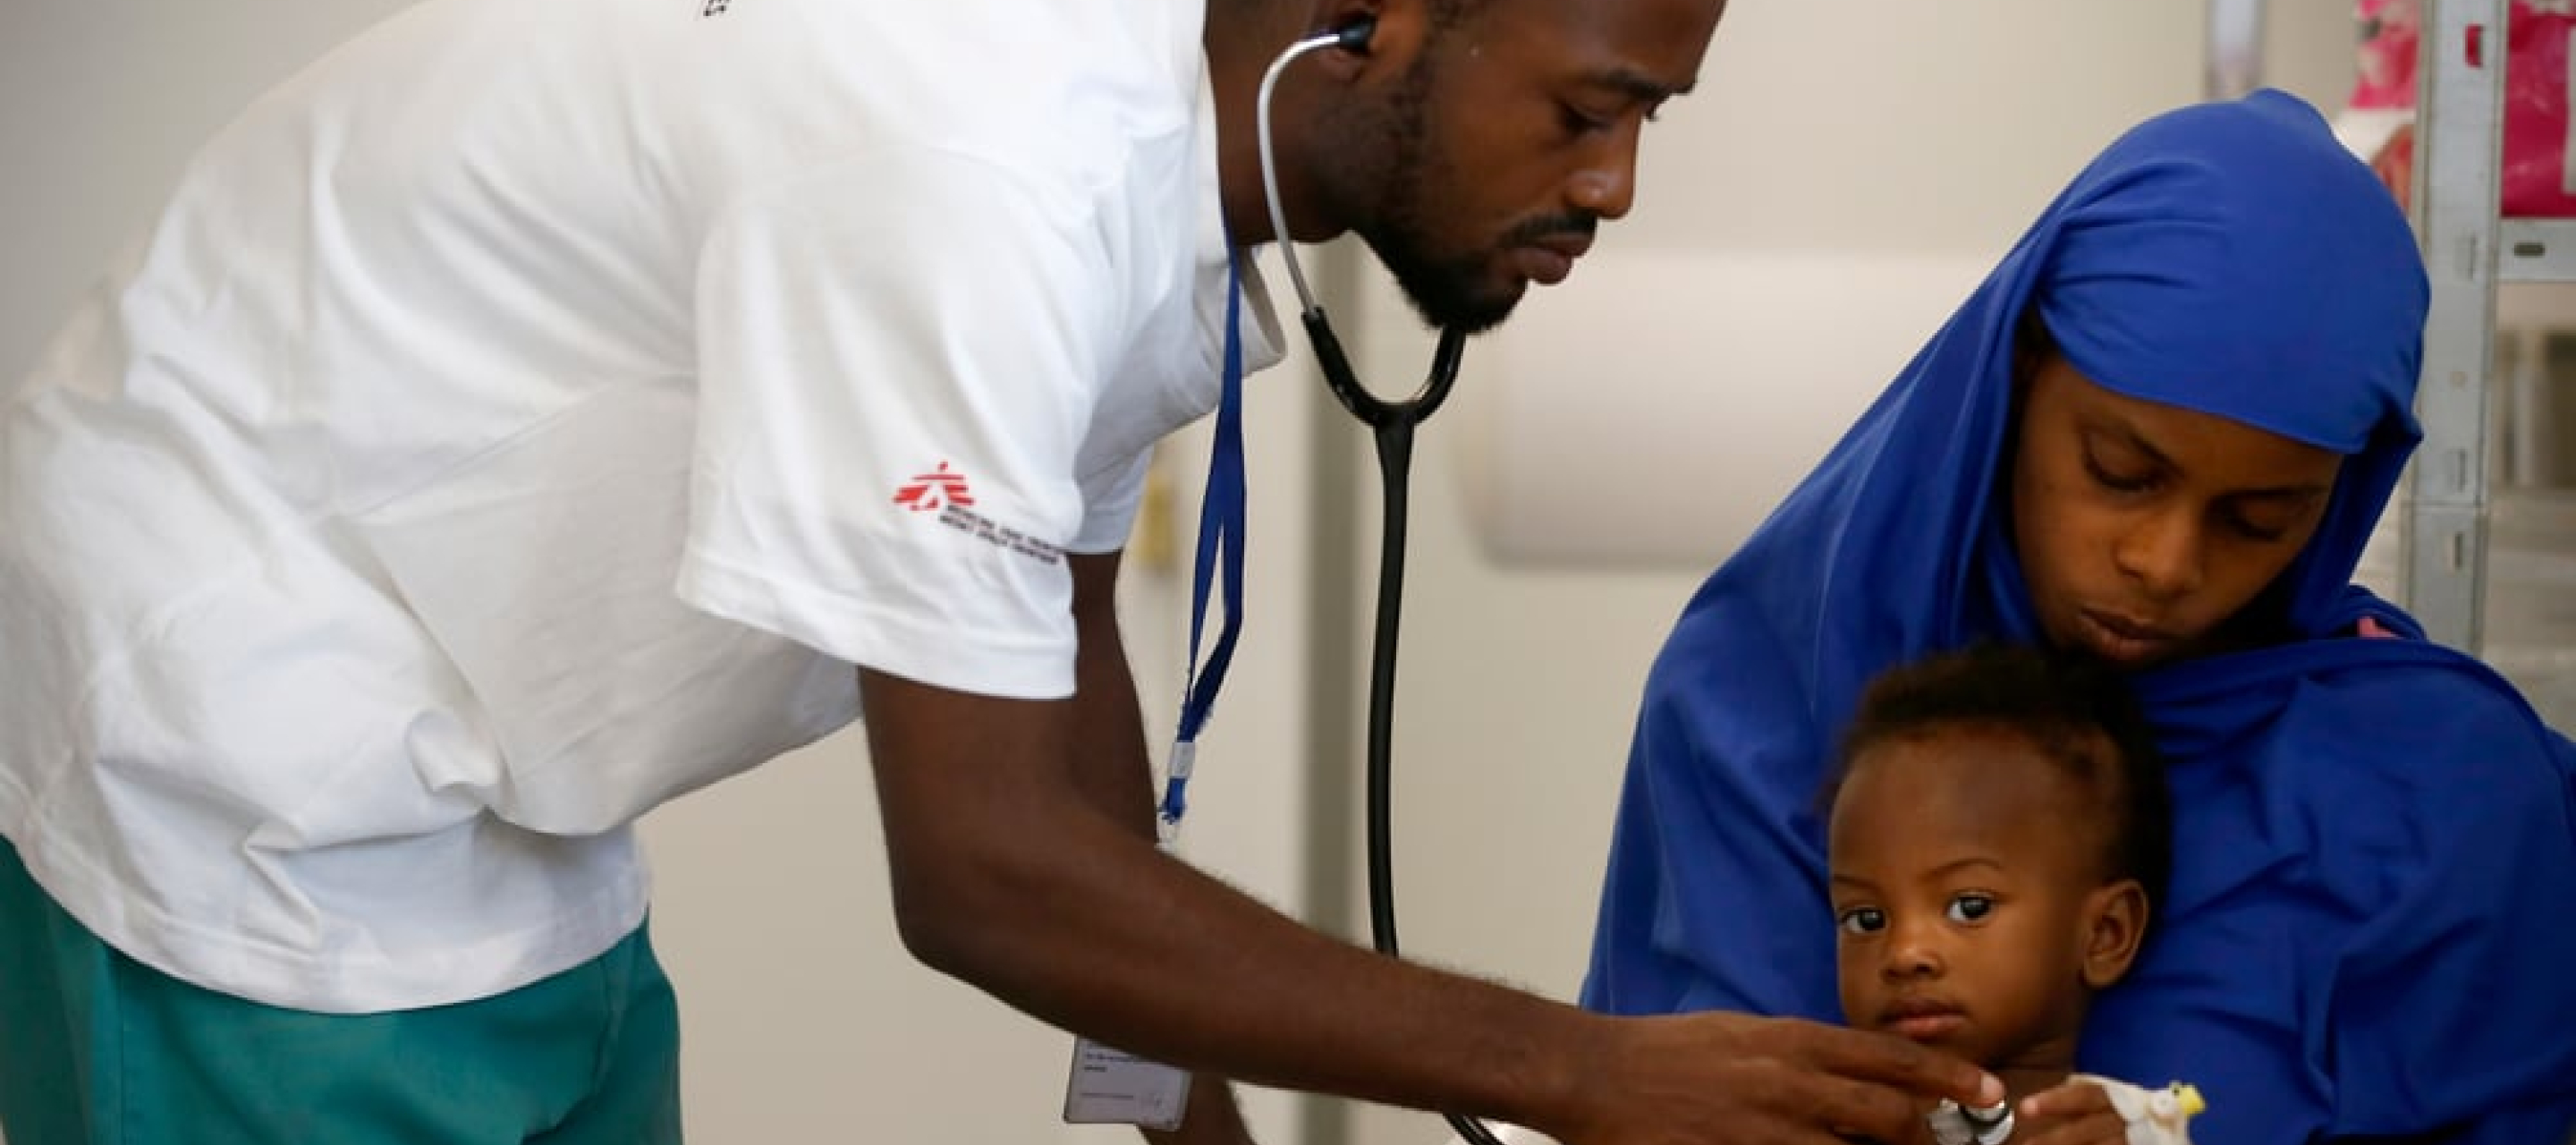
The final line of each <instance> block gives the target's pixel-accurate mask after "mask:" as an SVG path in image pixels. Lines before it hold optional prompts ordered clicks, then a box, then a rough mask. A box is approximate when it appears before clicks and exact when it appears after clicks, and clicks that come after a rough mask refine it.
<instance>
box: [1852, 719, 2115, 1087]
mask: <svg viewBox="0 0 2576 1145" xmlns="http://www.w3.org/2000/svg"><path fill="white" fill-rule="evenodd" d="M2098 746H2099V749H2100V750H2103V751H2109V750H2112V749H2111V747H2110V745H2109V744H2108V743H2107V741H2106V742H2103V743H2101V744H2099V745H2098ZM2108 813H2109V809H2108V808H2107V807H2106V805H2105V804H2104V802H2103V800H2102V799H2101V797H2100V796H2099V795H2098V794H2096V793H2095V792H2094V791H2093V790H2092V789H2091V788H2089V787H2088V785H2086V784H2085V783H2084V782H2083V780H2081V779H2080V778H2078V777H2076V776H2074V775H2070V774H2068V772H2067V771H2066V769H2065V768H2064V766H2063V765H2062V764H2060V763H2058V762H2056V761H2053V760H2051V759H2049V758H2048V757H2047V756H2045V755H2043V754H2041V751H2040V749H2039V747H2038V746H2037V745H2036V744H2034V743H2032V742H2031V741H2030V740H2029V739H2028V737H2026V736H2023V735H2021V734H2019V733H2017V732H2012V731H2008V730H2002V729H1984V728H1977V727H1962V728H1938V729H1933V730H1930V731H1927V732H1925V733H1923V734H1920V735H1917V736H1911V737H1907V738H1902V739H1897V740H1892V741H1889V742H1885V743H1881V744H1878V745H1877V746H1875V747H1872V748H1870V749H1868V750H1866V751H1864V752H1863V753H1862V754H1861V756H1860V757H1859V758H1858V759H1855V760H1854V761H1853V765H1852V767H1851V769H1850V772H1849V774H1848V776H1847V777H1846V778H1845V780H1844V784H1843V787H1842V790H1841V792H1840V793H1839V795H1838V796H1837V797H1836V799H1835V801H1834V807H1833V820H1832V824H1831V827H1830V834H1829V840H1828V844H1829V847H1830V851H1831V863H1830V866H1831V869H1832V877H1833V904H1834V916H1835V919H1836V921H1837V922H1838V923H1839V924H1840V927H1841V937H1840V942H1839V961H1840V963H1841V973H1842V1001H1843V1015H1844V1018H1845V1020H1846V1021H1848V1022H1849V1023H1850V1024H1851V1025H1853V1026H1857V1027H1860V1028H1863V1029H1873V1030H1883V1031H1886V1032H1889V1033H1894V1034H1899V1035H1902V1036H1904V1037H1908V1038H1912V1039H1913V1040H1915V1041H1918V1042H1922V1043H1924V1044H1927V1045H1932V1046H1938V1047H1940V1048H1942V1049H1944V1050H1947V1051H1949V1052H1951V1053H1954V1054H1956V1055H1958V1056H1960V1057H1962V1058H1964V1059H1966V1060H1968V1061H1972V1062H1977V1063H1980V1064H1983V1065H1986V1066H1988V1067H1989V1068H2004V1067H2006V1066H2008V1065H2010V1064H2012V1063H2013V1061H2014V1060H2015V1059H2017V1058H2020V1057H2022V1056H2023V1055H2026V1054H2029V1053H2031V1052H2032V1051H2033V1050H2035V1049H2040V1048H2042V1047H2049V1048H2050V1052H2053V1053H2060V1054H2065V1055H2070V1060H2071V1054H2072V1053H2073V1050H2074V1038H2075V1035H2076V1033H2077V1031H2078V1029H2079V1027H2080V1026H2081V1025H2082V1023H2083V1018H2084V1007H2085V1002H2086V1000H2087V999H2088V998H2089V997H2090V993H2091V991H2092V990H2095V989H2099V988H2101V987H2103V986H2107V985H2109V984H2110V983H2112V982H2113V981H2116V980H2117V979H2118V978H2119V976H2120V975H2121V974H2122V973H2123V972H2125V971H2126V970H2127V969H2128V964H2129V961H2130V960H2131V959H2132V958H2133V957H2135V955H2136V953H2137V945H2138V939H2139V937H2140V935H2141V934H2142V933H2143V930H2144V925H2145V921H2146V914H2145V912H2146V907H2145V898H2144V895H2143V893H2142V892H2140V891H2139V889H2138V885H2137V884H2136V883H2135V882H2133V881H2121V882H2119V883H2116V884H2111V885H2105V884H2106V883H2107V882H2108V880H2107V879H2106V878H2105V877H2104V870H2103V867H2104V860H2103V843H2104V840H2105V838H2106V836H2105V834H2104V832H2105V831H2106V830H2107V825H2106V824H2105V823H2104V822H2103V821H2102V817H2103V816H2104V815H2106V814H2108Z"/></svg>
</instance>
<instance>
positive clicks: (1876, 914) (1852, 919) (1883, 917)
mask: <svg viewBox="0 0 2576 1145" xmlns="http://www.w3.org/2000/svg"><path fill="white" fill-rule="evenodd" d="M1843 929H1844V930H1846V931H1849V932H1850V933H1853V934H1876V933H1878V932H1879V931H1882V930H1885V929H1887V912H1886V911H1883V910H1880V909H1878V908H1877V907H1874V906H1860V907H1853V908H1852V909H1850V910H1847V911H1844V912H1843Z"/></svg>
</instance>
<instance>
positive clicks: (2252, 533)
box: [2226, 517, 2290, 544]
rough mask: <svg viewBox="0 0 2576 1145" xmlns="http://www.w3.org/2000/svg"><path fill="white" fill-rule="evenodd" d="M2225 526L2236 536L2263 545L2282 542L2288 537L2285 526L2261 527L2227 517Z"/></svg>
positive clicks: (2240, 519) (2248, 521)
mask: <svg viewBox="0 0 2576 1145" xmlns="http://www.w3.org/2000/svg"><path fill="white" fill-rule="evenodd" d="M2226 525H2227V528H2228V530H2229V531H2231V532H2233V533H2235V534H2236V535H2237V536H2240V537H2243V538H2245V539H2246V540H2249V541H2256V542H2260V543H2264V544H2270V543H2271V542H2274V541H2278V540H2282V539H2284V538H2286V537H2288V536H2289V535H2290V529H2289V526H2287V525H2262V524H2257V523H2255V522H2253V521H2250V520H2247V519H2245V518H2243V517H2229V518H2227V520H2226Z"/></svg>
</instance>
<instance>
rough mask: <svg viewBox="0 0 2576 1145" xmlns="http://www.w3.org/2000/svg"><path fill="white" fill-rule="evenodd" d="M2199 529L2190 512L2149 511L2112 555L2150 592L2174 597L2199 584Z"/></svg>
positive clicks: (2158, 595)
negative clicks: (2151, 512) (2150, 512)
mask: <svg viewBox="0 0 2576 1145" xmlns="http://www.w3.org/2000/svg"><path fill="white" fill-rule="evenodd" d="M2200 532H2201V530H2200V523H2199V522H2198V521H2197V520H2195V519H2194V518H2193V517H2192V516H2191V515H2190V514H2188V513H2184V512H2178V511H2177V512H2159V513H2153V514H2149V515H2148V516H2146V517H2145V518H2144V519H2142V520H2140V521H2138V522H2137V523H2136V524H2135V525H2134V526H2132V527H2131V528H2130V529H2129V530H2128V531H2127V532H2126V533H2123V534H2121V536H2120V541H2119V545H2118V547H2117V549H2116V550H2115V551H2114V552H2113V553H2112V559H2113V560H2114V561H2116V562H2118V564H2119V567H2120V571H2121V573H2122V574H2124V575H2126V576H2128V577H2129V578H2130V579H2131V580H2134V581H2136V582H2138V584H2139V586H2140V587H2142V588H2144V589H2145V590H2146V591H2147V594H2148V595H2150V596H2153V597H2155V598H2157V599H2159V600H2172V599H2175V598H2177V597H2181V596H2185V595H2188V594H2190V593H2191V592H2192V591H2194V590H2196V589H2198V588H2199V587H2200V584H2201V577H2202V563H2201V562H2202V557H2203V554H2202V552H2201V535H2200Z"/></svg>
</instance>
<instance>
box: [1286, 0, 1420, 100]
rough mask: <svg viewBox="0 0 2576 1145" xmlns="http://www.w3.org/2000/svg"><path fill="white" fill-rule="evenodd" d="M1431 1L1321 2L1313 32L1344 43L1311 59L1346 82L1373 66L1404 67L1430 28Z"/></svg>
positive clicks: (1385, 67) (1310, 29) (1418, 49)
mask: <svg viewBox="0 0 2576 1145" xmlns="http://www.w3.org/2000/svg"><path fill="white" fill-rule="evenodd" d="M1426 3H1427V0H1319V2H1318V3H1317V4H1316V5H1315V10H1314V17H1313V22H1312V23H1311V24H1309V25H1308V29H1309V30H1308V32H1307V34H1308V35H1321V34H1324V33H1332V34H1334V35H1338V36H1340V37H1342V42H1341V43H1339V44H1336V45H1334V46H1333V47H1331V48H1328V49H1325V50H1324V51H1321V52H1317V53H1314V54H1313V55H1311V56H1309V57H1307V58H1309V59H1312V60H1314V61H1316V66H1318V67H1321V68H1323V69H1325V71H1326V72H1327V73H1328V74H1330V75H1331V76H1332V77H1333V78H1334V79H1336V80H1340V81H1343V82H1349V81H1350V80H1353V79H1357V78H1359V77H1360V76H1361V75H1363V74H1365V73H1367V72H1370V71H1372V70H1386V69H1388V68H1390V67H1392V68H1393V69H1394V70H1398V71H1401V70H1405V69H1407V68H1409V67H1410V66H1411V61H1412V59H1413V57H1414V56H1415V55H1417V54H1419V53H1420V52H1421V50H1422V45H1423V40H1424V38H1425V37H1426V36H1427V35H1428V34H1429V32H1430V14H1429V12H1428V10H1427V9H1426V8H1425V6H1424V5H1425V4H1426Z"/></svg>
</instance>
